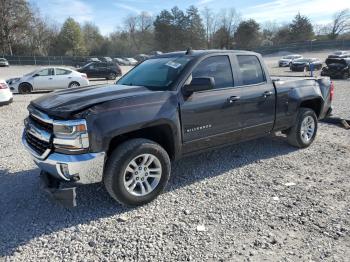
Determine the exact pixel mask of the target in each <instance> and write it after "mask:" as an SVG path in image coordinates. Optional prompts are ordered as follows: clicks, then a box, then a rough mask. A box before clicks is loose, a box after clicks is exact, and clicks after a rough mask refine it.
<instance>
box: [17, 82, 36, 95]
mask: <svg viewBox="0 0 350 262" xmlns="http://www.w3.org/2000/svg"><path fill="white" fill-rule="evenodd" d="M32 90H33V88H32V85H31V84H29V83H21V84H20V85H19V87H18V93H20V94H29V93H31V92H32Z"/></svg>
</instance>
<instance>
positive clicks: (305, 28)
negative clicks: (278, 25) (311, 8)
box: [289, 13, 314, 42]
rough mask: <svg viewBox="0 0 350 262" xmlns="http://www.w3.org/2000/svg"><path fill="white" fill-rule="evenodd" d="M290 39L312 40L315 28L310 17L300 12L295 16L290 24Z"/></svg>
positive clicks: (295, 40)
mask: <svg viewBox="0 0 350 262" xmlns="http://www.w3.org/2000/svg"><path fill="white" fill-rule="evenodd" d="M289 27H290V39H291V40H293V41H294V42H297V41H306V40H311V39H313V37H314V30H313V27H312V24H311V22H310V19H309V18H308V17H307V16H302V15H301V14H300V13H299V14H297V15H296V16H295V17H294V20H293V22H292V23H291V24H290V26H289Z"/></svg>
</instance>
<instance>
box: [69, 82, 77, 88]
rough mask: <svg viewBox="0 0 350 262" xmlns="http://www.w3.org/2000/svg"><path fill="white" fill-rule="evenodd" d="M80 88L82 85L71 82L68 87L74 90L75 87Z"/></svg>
mask: <svg viewBox="0 0 350 262" xmlns="http://www.w3.org/2000/svg"><path fill="white" fill-rule="evenodd" d="M78 86H80V84H79V83H78V82H71V83H70V84H69V85H68V88H74V87H78Z"/></svg>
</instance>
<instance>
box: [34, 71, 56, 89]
mask: <svg viewBox="0 0 350 262" xmlns="http://www.w3.org/2000/svg"><path fill="white" fill-rule="evenodd" d="M33 77H34V81H33V83H34V85H33V88H34V89H35V90H50V89H53V88H54V87H55V81H54V69H53V68H45V69H43V70H40V71H39V72H38V73H36V74H35V75H34V76H33Z"/></svg>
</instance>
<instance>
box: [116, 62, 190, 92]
mask: <svg viewBox="0 0 350 262" xmlns="http://www.w3.org/2000/svg"><path fill="white" fill-rule="evenodd" d="M190 60H191V58H190V57H188V56H187V57H175V58H174V57H168V58H157V59H150V60H146V61H145V62H143V63H141V64H140V65H138V66H137V67H135V68H134V69H133V70H131V71H130V72H129V73H128V74H126V75H125V76H124V77H123V78H121V79H120V80H119V81H118V82H117V84H120V85H130V86H145V87H148V88H156V89H167V88H168V87H169V86H170V85H171V84H172V83H173V82H174V81H175V80H176V79H177V77H178V76H179V75H180V73H181V72H182V70H183V69H184V67H185V66H186V64H187V63H188V62H189V61H190Z"/></svg>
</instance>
